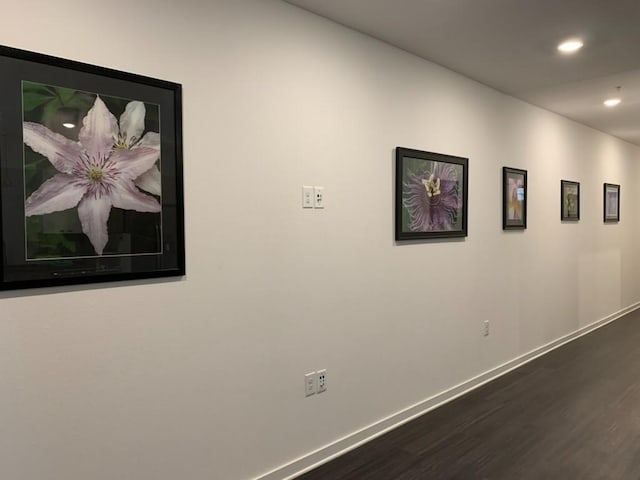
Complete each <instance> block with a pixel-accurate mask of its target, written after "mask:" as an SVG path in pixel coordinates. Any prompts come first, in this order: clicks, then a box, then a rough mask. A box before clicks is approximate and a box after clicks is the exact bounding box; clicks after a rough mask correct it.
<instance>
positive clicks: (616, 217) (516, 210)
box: [502, 167, 620, 230]
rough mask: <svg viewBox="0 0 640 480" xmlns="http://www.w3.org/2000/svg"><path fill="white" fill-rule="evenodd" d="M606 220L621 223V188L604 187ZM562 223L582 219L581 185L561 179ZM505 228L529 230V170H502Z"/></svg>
mask: <svg viewBox="0 0 640 480" xmlns="http://www.w3.org/2000/svg"><path fill="white" fill-rule="evenodd" d="M602 199H603V204H602V214H603V221H604V222H605V223H609V222H619V221H620V185H617V184H614V183H604V184H603V195H602ZM560 220H561V221H563V222H564V221H578V220H580V183H579V182H574V181H572V180H560ZM502 228H503V229H504V230H512V229H525V228H527V171H526V170H520V169H518V168H511V167H503V168H502Z"/></svg>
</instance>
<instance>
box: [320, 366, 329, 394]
mask: <svg viewBox="0 0 640 480" xmlns="http://www.w3.org/2000/svg"><path fill="white" fill-rule="evenodd" d="M326 389H327V370H326V369H325V370H318V393H322V392H324V391H325V390H326Z"/></svg>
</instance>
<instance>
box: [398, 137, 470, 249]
mask: <svg viewBox="0 0 640 480" xmlns="http://www.w3.org/2000/svg"><path fill="white" fill-rule="evenodd" d="M468 170H469V159H468V158H464V157H458V156H454V155H446V154H442V153H434V152H426V151H423V150H415V149H412V148H405V147H396V200H395V214H396V224H395V227H396V228H395V238H396V240H419V239H437V238H455V237H466V236H467V203H468V202H467V200H468V176H469V172H468Z"/></svg>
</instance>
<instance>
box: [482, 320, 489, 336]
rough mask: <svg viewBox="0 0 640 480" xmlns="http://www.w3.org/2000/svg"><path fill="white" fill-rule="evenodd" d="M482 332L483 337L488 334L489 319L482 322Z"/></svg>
mask: <svg viewBox="0 0 640 480" xmlns="http://www.w3.org/2000/svg"><path fill="white" fill-rule="evenodd" d="M482 334H483V335H484V336H485V337H488V336H489V320H485V321H484V323H483V324H482Z"/></svg>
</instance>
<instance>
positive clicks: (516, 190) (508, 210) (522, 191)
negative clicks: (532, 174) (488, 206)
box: [502, 167, 527, 230]
mask: <svg viewBox="0 0 640 480" xmlns="http://www.w3.org/2000/svg"><path fill="white" fill-rule="evenodd" d="M525 228H527V171H526V170H520V169H517V168H511V167H503V168H502V229H503V230H517V229H520V230H523V229H525Z"/></svg>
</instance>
